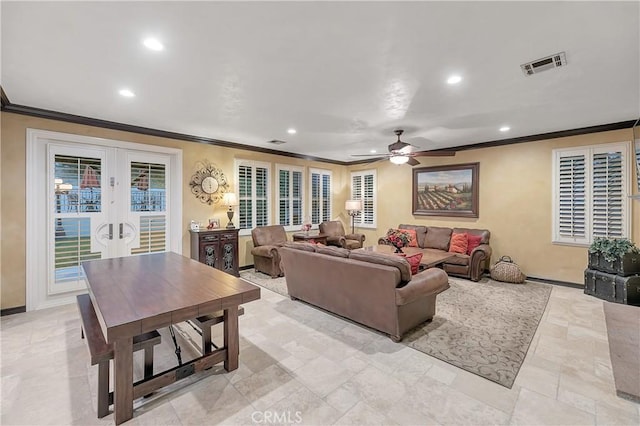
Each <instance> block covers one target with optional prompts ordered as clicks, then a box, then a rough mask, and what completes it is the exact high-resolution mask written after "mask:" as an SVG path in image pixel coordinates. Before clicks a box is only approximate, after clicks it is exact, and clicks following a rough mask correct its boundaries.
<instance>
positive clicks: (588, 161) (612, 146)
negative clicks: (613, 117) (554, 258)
mask: <svg viewBox="0 0 640 426" xmlns="http://www.w3.org/2000/svg"><path fill="white" fill-rule="evenodd" d="M607 152H620V153H621V156H622V159H621V174H622V176H621V182H620V186H621V190H620V191H621V196H620V202H621V207H620V210H621V214H622V220H621V226H622V231H621V238H631V200H630V198H629V194H630V188H631V180H632V178H631V173H630V170H631V168H630V167H631V156H630V155H629V153H630V152H631V151H630V142H613V143H607V144H598V145H589V146H578V147H572V148H558V149H554V150H552V200H551V203H552V217H551V220H552V227H551V243H552V244H557V245H568V246H578V247H588V246H589V245H590V244H591V243H592V242H593V239H594V236H593V228H594V208H593V206H594V184H593V171H594V164H593V161H594V155H597V154H602V153H607ZM575 155H582V156H584V159H585V178H584V179H585V191H584V192H585V195H584V198H585V206H584V210H585V231H584V232H585V235H584V237H568V236H563V235H560V217H559V212H560V198H559V197H560V190H559V180H560V176H559V171H560V170H559V163H560V159H561V158H563V157H568V156H575Z"/></svg>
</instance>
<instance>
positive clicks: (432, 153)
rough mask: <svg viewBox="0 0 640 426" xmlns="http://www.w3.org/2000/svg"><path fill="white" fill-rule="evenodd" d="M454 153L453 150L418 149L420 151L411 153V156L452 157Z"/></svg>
mask: <svg viewBox="0 0 640 426" xmlns="http://www.w3.org/2000/svg"><path fill="white" fill-rule="evenodd" d="M454 155H456V152H455V151H444V150H439V151H420V152H414V153H413V156H415V157H453V156H454Z"/></svg>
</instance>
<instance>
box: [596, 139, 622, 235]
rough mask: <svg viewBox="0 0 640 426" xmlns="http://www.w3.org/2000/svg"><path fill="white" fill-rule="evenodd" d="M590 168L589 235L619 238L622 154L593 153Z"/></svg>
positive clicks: (615, 152)
mask: <svg viewBox="0 0 640 426" xmlns="http://www.w3.org/2000/svg"><path fill="white" fill-rule="evenodd" d="M592 165H593V174H592V188H593V189H592V191H593V192H592V203H593V225H592V233H593V236H594V237H607V238H622V237H623V236H624V235H625V232H624V231H625V229H624V222H625V220H624V219H625V218H624V210H623V203H624V202H625V201H626V200H625V198H626V197H625V194H624V188H623V155H622V152H619V151H613V152H595V153H594V154H593V160H592Z"/></svg>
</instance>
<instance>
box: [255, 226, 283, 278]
mask: <svg viewBox="0 0 640 426" xmlns="http://www.w3.org/2000/svg"><path fill="white" fill-rule="evenodd" d="M251 238H252V239H253V248H252V249H251V254H252V255H253V265H254V267H255V269H256V271H258V272H262V273H265V274H267V275H271V278H277V277H280V276H282V275H284V274H283V273H282V270H281V269H280V254H279V253H278V249H279V248H280V247H281V246H282V245H283V244H284V243H286V242H287V233H286V232H285V230H284V227H283V226H282V225H271V226H259V227H257V228H254V229H252V230H251Z"/></svg>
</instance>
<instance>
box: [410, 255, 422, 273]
mask: <svg viewBox="0 0 640 426" xmlns="http://www.w3.org/2000/svg"><path fill="white" fill-rule="evenodd" d="M421 260H422V253H416V254H412V255H411V256H407V262H409V265H410V266H411V275H414V274H417V273H418V269H419V268H420V261H421Z"/></svg>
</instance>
